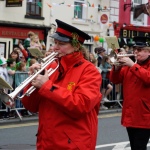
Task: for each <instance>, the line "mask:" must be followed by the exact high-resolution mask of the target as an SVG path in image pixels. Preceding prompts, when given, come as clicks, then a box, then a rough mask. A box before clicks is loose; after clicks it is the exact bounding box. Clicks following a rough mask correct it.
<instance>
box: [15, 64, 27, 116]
mask: <svg viewBox="0 0 150 150" xmlns="http://www.w3.org/2000/svg"><path fill="white" fill-rule="evenodd" d="M27 77H28V73H27V72H26V63H25V62H23V61H21V62H19V63H17V64H16V73H15V78H14V79H15V82H14V83H15V88H16V87H18V86H19V85H20V84H21V83H22V82H23V81H24V80H25V79H26V78H27ZM22 94H23V91H21V92H20V93H19V95H18V96H21V95H22ZM15 102H16V108H21V109H22V108H23V105H22V103H21V101H20V100H19V99H18V98H16V100H15ZM19 113H20V115H21V116H22V115H23V114H21V111H20V110H19Z"/></svg>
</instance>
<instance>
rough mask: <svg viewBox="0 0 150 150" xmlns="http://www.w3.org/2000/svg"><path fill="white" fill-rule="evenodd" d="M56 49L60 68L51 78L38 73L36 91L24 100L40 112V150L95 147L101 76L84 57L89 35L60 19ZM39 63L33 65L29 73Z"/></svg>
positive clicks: (38, 149)
mask: <svg viewBox="0 0 150 150" xmlns="http://www.w3.org/2000/svg"><path fill="white" fill-rule="evenodd" d="M56 22H57V25H58V27H57V30H56V33H54V35H52V36H51V37H52V38H54V42H55V45H54V51H55V52H58V59H59V64H60V65H59V68H58V70H57V71H56V72H55V73H54V74H53V75H51V76H50V77H48V72H47V70H45V74H44V75H40V74H39V75H38V76H37V77H36V78H35V79H34V80H33V81H32V83H31V84H32V85H33V86H34V87H36V90H35V91H34V92H33V93H32V94H31V95H30V96H29V97H27V96H25V97H24V98H23V99H22V103H23V105H24V107H25V108H26V109H28V110H29V111H31V112H39V127H38V133H37V150H58V149H61V150H77V149H80V150H95V145H96V139H97V128H98V119H97V115H98V112H99V105H100V100H101V97H102V95H101V93H100V85H101V80H102V79H101V76H100V73H99V72H98V70H97V69H96V67H95V66H94V65H93V64H92V63H90V62H89V61H88V60H86V59H85V58H84V55H85V48H84V47H83V45H82V44H83V43H84V40H88V39H90V36H89V35H88V34H86V33H84V32H82V31H81V30H79V29H77V28H75V27H73V26H71V25H69V24H66V23H64V22H62V21H60V20H57V19H56ZM38 67H39V65H37V64H34V65H33V66H31V68H30V72H31V73H32V71H33V70H34V69H35V68H38Z"/></svg>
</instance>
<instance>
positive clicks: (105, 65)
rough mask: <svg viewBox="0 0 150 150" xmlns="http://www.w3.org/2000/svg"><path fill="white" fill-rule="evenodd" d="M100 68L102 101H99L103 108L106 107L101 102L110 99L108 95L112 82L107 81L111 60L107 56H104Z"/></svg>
mask: <svg viewBox="0 0 150 150" xmlns="http://www.w3.org/2000/svg"><path fill="white" fill-rule="evenodd" d="M100 68H101V70H102V73H101V74H102V86H101V93H102V95H103V98H102V101H101V108H103V109H108V108H106V107H105V106H104V105H103V104H104V102H109V101H110V100H108V95H109V94H110V92H111V91H112V89H113V86H112V84H111V83H110V81H109V78H108V76H109V73H110V71H111V68H112V66H111V61H110V58H109V56H106V55H105V56H104V57H103V59H102V62H101V65H100Z"/></svg>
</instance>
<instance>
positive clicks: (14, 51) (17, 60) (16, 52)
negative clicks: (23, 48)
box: [9, 50, 20, 63]
mask: <svg viewBox="0 0 150 150" xmlns="http://www.w3.org/2000/svg"><path fill="white" fill-rule="evenodd" d="M12 53H15V54H17V58H16V60H15V61H16V63H18V62H19V61H20V60H19V53H18V51H17V50H13V51H12V52H11V53H10V55H9V58H12V57H11V55H12Z"/></svg>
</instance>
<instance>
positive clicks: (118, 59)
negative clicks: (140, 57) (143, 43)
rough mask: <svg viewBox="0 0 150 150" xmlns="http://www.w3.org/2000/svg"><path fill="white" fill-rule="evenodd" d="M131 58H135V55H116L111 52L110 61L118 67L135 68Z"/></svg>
mask: <svg viewBox="0 0 150 150" xmlns="http://www.w3.org/2000/svg"><path fill="white" fill-rule="evenodd" d="M130 56H134V54H124V53H118V54H117V53H116V52H114V51H111V53H110V60H111V61H112V63H113V64H114V65H116V66H129V67H131V66H133V65H134V62H133V61H132V60H131V59H130V58H129V57H130Z"/></svg>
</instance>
